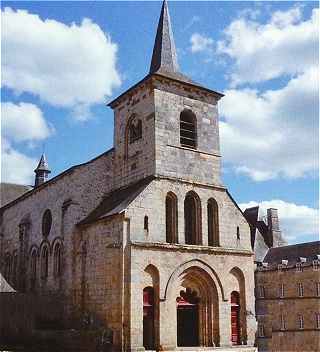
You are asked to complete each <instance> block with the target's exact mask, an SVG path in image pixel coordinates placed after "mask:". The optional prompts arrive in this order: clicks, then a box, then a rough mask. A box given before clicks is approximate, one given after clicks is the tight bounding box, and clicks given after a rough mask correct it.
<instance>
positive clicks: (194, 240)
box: [184, 192, 202, 245]
mask: <svg viewBox="0 0 320 352" xmlns="http://www.w3.org/2000/svg"><path fill="white" fill-rule="evenodd" d="M184 232H185V243H186V244H198V245H199V244H201V242H202V241H201V235H200V234H201V204H200V199H199V197H198V196H197V194H196V193H194V192H189V193H188V194H187V196H186V198H185V200H184Z"/></svg>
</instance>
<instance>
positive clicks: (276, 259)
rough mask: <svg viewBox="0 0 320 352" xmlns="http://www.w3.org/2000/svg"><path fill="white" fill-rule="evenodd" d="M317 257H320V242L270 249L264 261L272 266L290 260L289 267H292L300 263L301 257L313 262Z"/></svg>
mask: <svg viewBox="0 0 320 352" xmlns="http://www.w3.org/2000/svg"><path fill="white" fill-rule="evenodd" d="M317 255H320V241H315V242H306V243H299V244H293V245H290V246H283V247H274V248H270V249H269V250H268V252H267V254H266V256H265V258H264V260H263V261H264V262H266V263H268V264H271V265H272V264H281V261H282V260H288V265H292V264H295V263H296V262H297V261H299V258H300V257H303V258H306V259H307V262H312V261H313V260H315V259H317Z"/></svg>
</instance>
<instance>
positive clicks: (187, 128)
mask: <svg viewBox="0 0 320 352" xmlns="http://www.w3.org/2000/svg"><path fill="white" fill-rule="evenodd" d="M180 144H181V146H182V147H187V148H193V149H196V148H197V120H196V116H195V114H194V113H193V112H192V111H191V110H187V109H185V110H183V111H182V112H181V114H180Z"/></svg>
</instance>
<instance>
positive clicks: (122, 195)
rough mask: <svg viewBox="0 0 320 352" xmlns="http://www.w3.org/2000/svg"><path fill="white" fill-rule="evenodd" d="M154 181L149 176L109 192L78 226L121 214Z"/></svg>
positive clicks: (152, 177)
mask: <svg viewBox="0 0 320 352" xmlns="http://www.w3.org/2000/svg"><path fill="white" fill-rule="evenodd" d="M154 179H155V177H154V176H150V177H147V178H145V179H143V180H140V181H138V182H135V183H133V184H131V185H129V186H127V187H122V188H120V189H116V190H114V191H111V192H110V193H108V194H107V195H106V196H105V197H104V199H103V200H102V201H101V203H100V204H99V205H98V206H97V207H96V208H95V209H94V210H93V211H92V212H91V213H90V214H89V215H88V216H86V217H85V218H84V219H83V220H81V221H80V222H79V223H78V225H87V224H91V223H93V222H96V221H99V220H102V219H106V218H108V217H109V216H113V215H117V214H120V213H122V212H123V211H124V210H125V209H126V208H127V207H128V205H129V204H130V203H131V202H132V201H133V200H134V199H135V198H136V197H137V196H138V195H139V194H140V193H141V192H142V191H143V190H144V189H145V188H146V187H147V186H148V185H149V184H150V183H151V182H152V181H153V180H154Z"/></svg>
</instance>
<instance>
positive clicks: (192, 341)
mask: <svg viewBox="0 0 320 352" xmlns="http://www.w3.org/2000/svg"><path fill="white" fill-rule="evenodd" d="M177 342H178V346H184V347H192V346H199V298H198V297H197V293H196V292H195V291H191V290H190V289H189V288H187V289H186V291H181V292H180V297H178V298H177Z"/></svg>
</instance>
